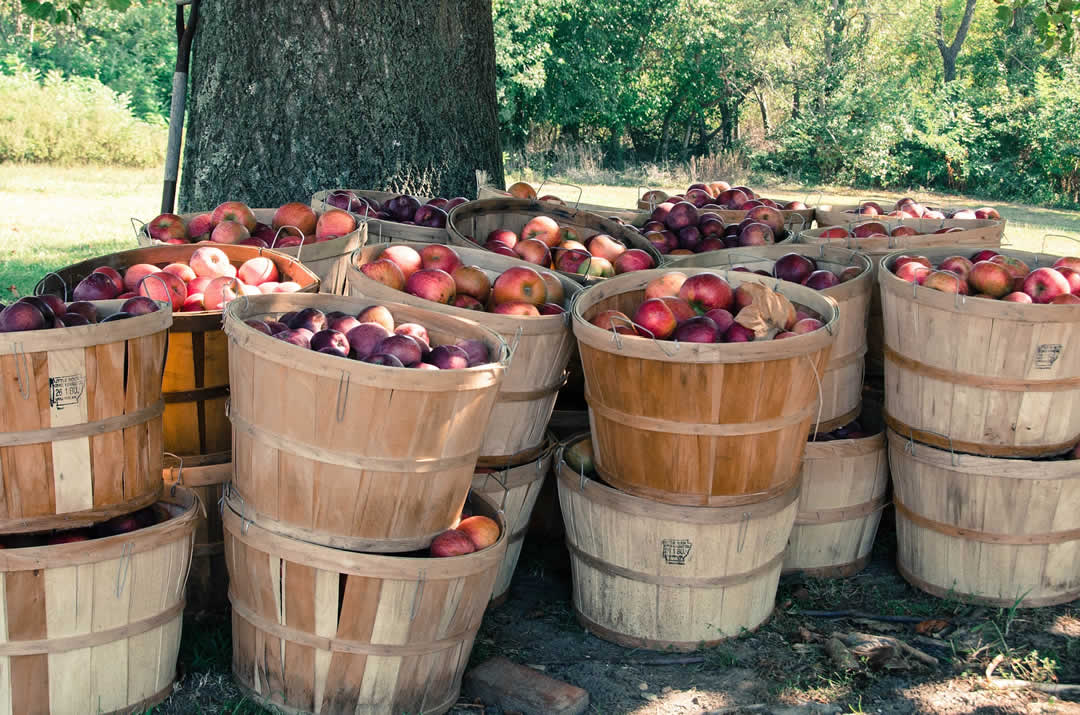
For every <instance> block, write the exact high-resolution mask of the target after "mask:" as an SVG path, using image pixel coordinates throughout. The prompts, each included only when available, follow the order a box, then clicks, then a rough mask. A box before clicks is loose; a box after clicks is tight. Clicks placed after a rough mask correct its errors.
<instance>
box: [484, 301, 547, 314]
mask: <svg viewBox="0 0 1080 715" xmlns="http://www.w3.org/2000/svg"><path fill="white" fill-rule="evenodd" d="M491 312H492V313H496V314H498V315H521V316H525V317H529V318H535V317H539V316H540V311H539V310H538V309H537V307H536V306H535V305H533V304H532V303H523V302H521V301H516V300H515V301H510V302H509V303H499V304H498V305H496V306H495V307H494V308H492V309H491Z"/></svg>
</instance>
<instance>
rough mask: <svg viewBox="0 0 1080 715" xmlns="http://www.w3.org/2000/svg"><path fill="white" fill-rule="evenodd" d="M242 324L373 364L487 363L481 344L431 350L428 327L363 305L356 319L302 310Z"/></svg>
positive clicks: (447, 366)
mask: <svg viewBox="0 0 1080 715" xmlns="http://www.w3.org/2000/svg"><path fill="white" fill-rule="evenodd" d="M245 322H246V323H247V325H249V326H251V327H252V328H254V329H255V330H258V331H259V332H261V333H263V334H265V335H269V336H271V337H273V338H276V339H278V340H282V341H284V342H286V343H289V344H290V345H296V346H297V347H301V348H304V349H306V350H314V351H315V352H320V353H325V354H327V355H336V356H338V357H343V358H351V359H353V360H359V361H361V362H366V363H370V364H372V365H384V366H386V367H411V368H416V369H418V370H463V369H465V368H469V367H476V366H477V365H484V364H487V363H490V362H491V355H490V354H489V352H488V348H487V346H486V345H484V343H483V342H481V341H479V340H472V339H469V340H459V341H457V343H455V344H453V345H433V344H432V341H431V337H430V336H429V335H428V331H427V328H425V327H424V326H423V325H420V324H419V323H401V324H396V323H395V321H394V316H393V315H392V314H391V313H390V311H389V310H388V309H387V308H386V307H385V306H382V305H371V306H368V307H367V308H364V309H363V310H361V311H360V312H359V313H357V314H356V315H349V314H348V313H342V312H340V311H331V312H329V313H324V312H323V311H321V310H319V309H318V308H304V309H303V310H300V311H295V312H289V313H284V314H283V315H281V316H280V317H278V318H276V319H269V318H268V319H265V320H248V321H245Z"/></svg>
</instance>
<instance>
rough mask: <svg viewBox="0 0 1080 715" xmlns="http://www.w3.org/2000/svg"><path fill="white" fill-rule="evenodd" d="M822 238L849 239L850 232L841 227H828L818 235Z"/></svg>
mask: <svg viewBox="0 0 1080 715" xmlns="http://www.w3.org/2000/svg"><path fill="white" fill-rule="evenodd" d="M819 235H820V236H821V237H822V238H849V237H851V231H849V230H847V229H846V228H844V227H843V226H830V227H829V228H826V229H825V230H823V231H822V232H821V233H820V234H819Z"/></svg>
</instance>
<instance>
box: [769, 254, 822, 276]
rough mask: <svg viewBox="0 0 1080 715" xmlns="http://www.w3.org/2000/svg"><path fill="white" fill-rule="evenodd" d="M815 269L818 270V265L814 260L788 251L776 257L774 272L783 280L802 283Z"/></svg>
mask: <svg viewBox="0 0 1080 715" xmlns="http://www.w3.org/2000/svg"><path fill="white" fill-rule="evenodd" d="M815 270H817V265H816V264H815V263H814V261H813V260H811V259H809V258H807V257H806V256H803V255H801V254H798V253H787V254H785V255H783V256H780V258H777V259H776V263H774V264H773V268H772V274H773V275H774V276H775V277H777V278H779V279H780V280H782V281H791V282H792V283H802V282H803V281H805V280H806V279H807V278H809V277H810V274H811V273H813V272H814V271H815Z"/></svg>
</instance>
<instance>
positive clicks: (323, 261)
mask: <svg viewBox="0 0 1080 715" xmlns="http://www.w3.org/2000/svg"><path fill="white" fill-rule="evenodd" d="M312 208H314V206H313V207H312ZM324 211H325V209H322V208H316V209H315V213H316V214H317V215H320V216H321V215H322V214H323V212H324ZM251 212H252V213H253V214H255V220H256V221H259V222H260V223H265V224H266V225H267V226H271V225H273V222H274V213H275V212H277V209H251ZM203 213H205V212H203ZM198 215H199V214H198V213H187V214H180V218H182V219H184V223H185V224H186V223H187V222H189V221H191V219H193V218H195V217H196V216H198ZM353 218H356V217H355V216H354V217H353ZM357 224H358V225H357V228H356V230H354V231H350V232H349V233H347V234H345V235H344V236H339V237H337V238H334V239H331V240H329V241H314V240H312V241H305V242H304V243H302V244H301V245H299V246H281V247H278V246H273V245H271V246H270V248H271V250H274V251H277V252H278V253H282V254H284V255H286V256H290V257H292V258H295V259H296V260H298V261H300V262H301V263H302V264H303V265H304V267H305V268H307V269H308V270H310V271H311V272H312V273H314V274H315V275H316V277H318V279H319V290H320V291H321V292H323V293H333V294H335V295H343V291H344V290H345V275H346V273H347V272H348V270H349V256H351V255H352V252H353V251H355V250H356V249H357V248H360V247H361V246H363V245H364V244H365V243H367V237H368V229H367V222H366V221H364V220H362V219H357ZM281 235H282V236H284V235H285V234H284V233H282V234H281ZM136 236H137V238H138V241H139V245H140V246H160V245H164V244H162V243H161V242H160V241H155V240H153V239H152V238H150V235H149V234H148V233H147V232H146V225H145V224H144V225H143V227H142V228H141V229H140V230H139V231H138V233H137V234H136ZM203 243H206V242H205V241H203ZM213 245H215V246H221V245H222V244H220V243H215V244H213ZM253 248H255V247H254V246H253Z"/></svg>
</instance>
